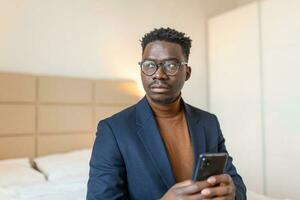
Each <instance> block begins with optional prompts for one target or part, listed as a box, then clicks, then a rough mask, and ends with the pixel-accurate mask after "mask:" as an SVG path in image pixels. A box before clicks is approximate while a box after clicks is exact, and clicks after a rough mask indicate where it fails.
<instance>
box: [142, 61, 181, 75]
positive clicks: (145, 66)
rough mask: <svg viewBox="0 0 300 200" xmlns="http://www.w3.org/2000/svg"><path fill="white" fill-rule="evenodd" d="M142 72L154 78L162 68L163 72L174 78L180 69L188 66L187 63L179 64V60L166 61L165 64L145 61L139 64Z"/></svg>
mask: <svg viewBox="0 0 300 200" xmlns="http://www.w3.org/2000/svg"><path fill="white" fill-rule="evenodd" d="M139 65H140V67H141V70H142V72H143V73H144V74H145V75H147V76H152V75H153V74H155V72H156V71H157V70H158V68H159V67H162V69H163V71H164V72H165V73H166V74H167V75H169V76H173V75H175V74H176V73H177V72H178V69H179V67H181V66H182V65H187V63H186V62H181V63H180V62H178V61H177V60H166V61H164V62H161V63H158V64H156V63H155V62H154V61H152V60H144V61H142V62H139Z"/></svg>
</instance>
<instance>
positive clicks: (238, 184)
mask: <svg viewBox="0 0 300 200" xmlns="http://www.w3.org/2000/svg"><path fill="white" fill-rule="evenodd" d="M215 119H216V122H217V128H218V135H219V139H218V151H219V152H226V153H228V152H227V149H226V146H225V139H224V137H223V134H222V131H221V128H220V123H219V121H218V119H217V117H216V116H215ZM228 155H229V154H228ZM232 161H233V159H232V157H231V156H229V157H228V160H227V165H226V167H225V173H226V174H229V175H230V176H231V178H232V180H233V182H234V184H235V188H236V192H235V199H236V200H246V199H247V196H246V186H245V184H244V182H243V180H242V177H241V176H240V175H239V174H238V173H237V170H236V168H235V166H234V165H233V163H232Z"/></svg>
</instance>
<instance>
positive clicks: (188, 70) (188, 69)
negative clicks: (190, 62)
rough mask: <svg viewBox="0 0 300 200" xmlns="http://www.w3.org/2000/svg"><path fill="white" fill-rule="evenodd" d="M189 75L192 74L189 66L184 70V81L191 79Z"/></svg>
mask: <svg viewBox="0 0 300 200" xmlns="http://www.w3.org/2000/svg"><path fill="white" fill-rule="evenodd" d="M191 73H192V68H191V67H190V66H187V68H186V76H185V81H187V80H189V79H190V77H191Z"/></svg>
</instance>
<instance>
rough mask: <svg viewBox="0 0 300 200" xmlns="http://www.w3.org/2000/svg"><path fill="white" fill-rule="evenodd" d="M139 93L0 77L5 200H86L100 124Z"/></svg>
mask: <svg viewBox="0 0 300 200" xmlns="http://www.w3.org/2000/svg"><path fill="white" fill-rule="evenodd" d="M137 91H138V88H137V85H136V83H135V82H133V81H130V80H92V79H82V78H68V77H57V76H37V75H30V74H17V73H0V93H1V95H0V121H1V126H0V200H29V199H30V200H54V199H55V200H83V199H85V196H86V185H87V179H88V170H89V166H88V162H89V159H90V154H91V147H92V144H93V140H94V137H95V131H96V130H95V129H96V127H97V123H98V121H99V120H100V119H103V118H106V117H108V116H110V115H112V114H114V113H116V112H118V111H119V110H122V109H124V108H126V107H128V106H129V105H131V104H133V103H135V102H136V101H138V99H139V98H140V96H139V94H138V92H137ZM248 199H249V200H275V199H273V198H269V197H266V196H263V195H259V194H256V193H255V192H252V191H249V192H248Z"/></svg>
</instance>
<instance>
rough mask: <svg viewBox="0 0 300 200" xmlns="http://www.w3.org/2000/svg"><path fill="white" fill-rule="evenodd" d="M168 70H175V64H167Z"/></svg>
mask: <svg viewBox="0 0 300 200" xmlns="http://www.w3.org/2000/svg"><path fill="white" fill-rule="evenodd" d="M167 67H168V68H169V69H176V67H177V65H176V64H175V63H167Z"/></svg>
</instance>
